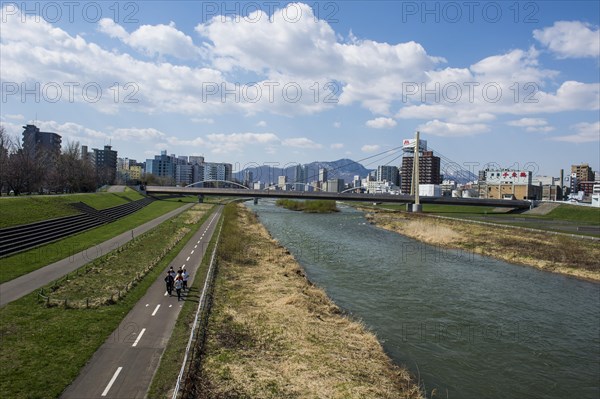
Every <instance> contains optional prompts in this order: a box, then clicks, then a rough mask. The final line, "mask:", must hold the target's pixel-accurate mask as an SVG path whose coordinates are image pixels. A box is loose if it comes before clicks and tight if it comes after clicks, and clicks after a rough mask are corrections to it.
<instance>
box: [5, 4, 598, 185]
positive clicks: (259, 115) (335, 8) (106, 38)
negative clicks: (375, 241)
mask: <svg viewBox="0 0 600 399" xmlns="http://www.w3.org/2000/svg"><path fill="white" fill-rule="evenodd" d="M599 4H600V3H599V2H597V1H531V2H528V1H521V2H516V1H495V2H493V1H492V2H485V1H473V2H467V1H457V2H453V1H444V2H435V1H431V2H422V1H418V2H413V1H340V2H334V1H318V2H305V3H302V2H298V3H290V2H278V1H265V2H260V1H256V2H255V1H250V2H246V1H244V2H234V1H230V2H224V1H216V2H212V1H203V2H200V1H143V2H133V1H122V2H116V1H96V2H78V1H73V2H61V1H57V2H31V1H26V2H23V1H17V2H2V8H1V25H0V80H1V96H2V99H1V111H0V123H1V124H2V125H3V126H4V127H5V129H6V130H7V131H8V133H9V134H11V135H19V136H20V135H21V133H22V130H23V129H22V126H23V125H24V124H27V123H34V124H36V125H37V126H38V127H40V128H41V130H43V131H52V132H56V133H58V134H60V135H61V136H62V138H63V144H66V143H68V142H69V143H72V142H79V143H80V144H81V145H87V146H88V147H89V148H102V147H103V146H104V145H108V144H110V145H112V147H113V149H114V150H117V151H118V156H119V157H127V158H132V159H136V160H138V161H144V160H145V159H147V158H153V157H154V155H157V154H159V153H160V152H161V151H162V150H166V151H167V153H169V154H176V155H203V156H204V157H205V160H206V161H208V162H228V163H232V164H233V165H234V170H241V169H243V168H244V167H245V166H247V165H253V166H254V165H256V164H258V165H263V164H266V165H272V166H275V165H276V166H285V165H289V164H295V163H308V162H312V161H333V160H337V159H340V158H350V159H353V160H356V161H359V160H363V159H366V158H368V160H365V161H364V162H363V163H364V164H365V165H366V166H368V167H371V168H373V167H376V166H377V163H379V164H387V163H390V164H398V163H399V161H400V160H399V158H397V157H398V155H399V153H398V150H396V149H397V148H398V147H400V146H401V145H402V140H403V139H406V138H412V137H414V134H415V131H417V130H418V131H419V132H420V134H421V139H424V140H426V141H427V143H428V146H429V147H430V149H433V150H434V152H437V153H439V154H441V155H443V156H444V157H445V159H450V160H452V161H454V162H456V163H457V164H458V165H461V167H464V168H467V169H469V170H473V171H475V172H476V171H477V170H479V169H481V168H483V167H484V166H490V165H491V166H495V167H502V168H515V169H528V170H531V171H532V172H533V173H534V175H552V176H558V175H559V171H560V169H561V168H563V169H565V171H567V172H568V171H569V170H570V166H571V165H572V164H579V163H589V164H590V165H591V166H592V168H593V169H594V170H598V169H600V31H599V24H600V21H599V18H600V17H599V15H600V6H599ZM388 150H389V151H388ZM385 151H388V152H385ZM380 153H383V154H382V155H381V156H380V157H373V156H374V155H376V154H380ZM369 157H371V158H369ZM373 162H374V163H373Z"/></svg>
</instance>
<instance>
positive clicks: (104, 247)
mask: <svg viewBox="0 0 600 399" xmlns="http://www.w3.org/2000/svg"><path fill="white" fill-rule="evenodd" d="M192 205H194V204H186V205H184V206H181V207H179V208H177V209H175V210H173V211H171V212H168V213H165V214H164V215H162V216H159V217H157V218H156V219H153V220H151V221H149V222H146V223H144V224H142V225H141V226H138V227H136V228H134V229H132V230H129V231H127V232H125V233H121V234H119V235H118V236H116V237H113V238H111V239H109V240H106V241H104V242H103V243H100V244H98V245H96V246H93V247H90V248H88V249H85V250H83V251H81V252H78V253H76V254H74V255H72V256H70V257H68V258H65V259H62V260H59V261H57V262H54V263H51V264H49V265H48V266H44V267H42V268H40V269H38V270H35V271H33V272H31V273H28V274H25V275H23V276H20V277H17V278H16V279H14V280H11V281H7V282H6V283H3V284H0V307H3V306H4V305H6V304H7V303H10V302H12V301H15V300H17V299H19V298H21V297H23V296H25V295H27V294H29V293H30V292H33V291H35V290H36V289H38V288H41V287H43V286H45V285H47V284H49V283H51V282H52V281H54V280H57V279H59V278H61V277H62V276H64V275H65V274H67V273H70V272H72V271H74V270H76V269H78V268H80V267H81V266H83V265H85V264H86V263H89V262H91V261H93V260H94V259H96V258H99V257H101V256H102V255H106V254H107V253H108V252H110V251H112V250H115V249H117V248H119V247H120V246H122V245H123V244H126V243H127V242H129V241H130V240H131V239H132V238H133V237H137V236H139V235H141V234H143V233H145V232H147V231H148V230H150V229H152V228H153V227H156V226H158V225H159V224H161V223H162V222H164V221H165V220H167V219H170V218H172V217H174V216H177V215H179V214H180V213H181V212H183V211H185V210H187V209H189V208H190V207H191V206H192Z"/></svg>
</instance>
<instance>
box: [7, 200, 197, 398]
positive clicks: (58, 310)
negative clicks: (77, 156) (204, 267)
mask: <svg viewBox="0 0 600 399" xmlns="http://www.w3.org/2000/svg"><path fill="white" fill-rule="evenodd" d="M199 212H201V213H202V214H199ZM208 213H209V212H208V209H207V207H206V206H204V207H203V208H202V209H200V210H196V211H186V212H184V213H183V214H182V215H179V216H178V217H176V218H175V219H172V220H169V221H167V222H165V223H162V224H161V225H159V226H157V227H156V228H155V229H153V230H152V231H150V232H148V233H146V234H145V235H142V236H140V237H139V238H137V239H136V240H135V241H134V242H132V243H131V244H129V245H127V247H126V248H125V249H123V250H121V251H114V252H111V253H109V254H108V255H107V258H108V259H110V261H109V262H98V264H96V265H94V269H93V270H91V269H90V272H89V273H81V274H80V275H78V276H74V277H73V278H71V279H70V280H69V281H66V282H64V283H63V284H61V286H60V288H59V290H58V291H57V292H55V293H54V294H52V295H54V296H59V295H60V296H62V297H70V298H76V297H79V298H81V297H82V295H93V292H92V293H91V294H90V293H89V292H88V293H87V294H83V293H79V291H80V290H81V287H82V284H81V283H85V284H84V285H90V286H91V287H95V288H96V289H102V290H105V291H103V292H102V293H98V294H96V297H97V298H101V297H103V296H105V295H106V294H107V293H108V292H112V291H115V290H117V289H121V288H122V287H121V284H126V282H125V281H124V280H122V279H117V278H115V274H116V275H121V276H123V278H125V279H127V280H131V279H132V278H134V277H135V275H136V274H137V273H138V272H139V273H143V272H144V270H145V269H146V267H147V265H148V264H149V263H150V262H152V261H153V259H155V258H156V257H157V256H161V255H162V258H161V259H160V261H159V262H158V263H157V264H156V266H155V267H154V268H153V269H152V270H151V271H150V272H149V273H148V274H146V276H145V277H144V278H142V279H141V280H140V281H138V282H137V284H136V285H134V286H133V287H132V288H131V289H130V290H129V291H128V292H127V293H126V294H125V295H124V296H122V297H121V298H120V299H118V297H117V298H116V299H115V302H112V301H111V302H108V303H110V305H107V304H105V305H103V306H100V307H98V308H95V309H86V308H81V307H77V308H75V309H73V308H69V309H65V308H64V307H62V306H53V307H47V306H46V305H45V303H44V302H39V301H38V297H37V293H32V294H29V295H26V296H25V297H23V298H21V299H19V300H17V301H14V302H11V303H9V304H8V305H6V306H5V307H3V308H1V309H0V335H1V336H2V341H1V343H0V363H1V364H3V365H5V366H6V367H0V397H2V398H12V399H17V398H42V397H44V398H46V397H53V398H55V397H58V396H59V395H60V393H61V392H62V391H63V390H64V389H65V388H66V387H67V386H68V385H69V384H70V383H71V382H72V380H73V379H74V378H75V377H76V376H77V375H78V374H79V371H80V369H81V367H83V366H84V365H85V363H86V362H87V361H88V360H89V358H90V357H91V356H92V355H93V354H94V352H95V351H96V350H97V349H98V347H99V346H100V345H101V344H102V343H104V342H105V341H106V339H107V338H108V337H109V336H110V334H111V333H112V332H113V331H114V330H115V329H116V328H117V327H118V325H119V323H120V322H121V320H122V319H123V317H124V315H126V314H127V313H128V312H129V310H130V309H131V308H132V307H133V306H134V305H135V304H136V303H137V301H138V300H139V299H140V298H141V297H142V296H143V295H144V294H145V292H146V291H147V289H148V287H149V286H150V285H151V284H152V283H153V282H154V281H155V280H156V278H158V276H160V275H161V274H162V273H163V271H164V270H165V268H166V267H167V265H168V264H169V263H170V261H171V260H172V259H173V258H174V257H175V256H176V255H177V253H178V252H179V251H180V250H181V248H182V247H183V246H184V245H185V243H186V242H187V241H188V240H189V238H190V237H191V236H192V235H193V233H194V232H195V231H196V230H197V229H198V228H199V227H200V226H201V224H202V223H203V221H204V220H206V218H207V217H208ZM166 236H170V237H175V236H178V237H180V238H181V239H180V240H179V242H178V243H177V244H176V245H175V246H174V247H172V250H171V251H169V252H168V253H167V254H166V255H165V254H164V250H165V249H166V248H168V247H171V246H172V244H173V243H172V242H168V241H167V240H165V239H164V237H166ZM92 271H93V272H92ZM46 291H50V287H46ZM122 333H123V335H124V336H119V334H117V335H115V336H114V338H115V339H124V338H126V337H127V334H130V333H131V331H123V332H122Z"/></svg>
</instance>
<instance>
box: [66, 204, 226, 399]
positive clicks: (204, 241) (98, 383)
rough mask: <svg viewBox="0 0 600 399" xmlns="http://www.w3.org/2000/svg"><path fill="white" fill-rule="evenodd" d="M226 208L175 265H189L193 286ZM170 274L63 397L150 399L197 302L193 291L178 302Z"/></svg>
mask: <svg viewBox="0 0 600 399" xmlns="http://www.w3.org/2000/svg"><path fill="white" fill-rule="evenodd" d="M221 212H222V206H219V207H218V208H217V210H216V211H215V212H214V213H213V215H212V216H211V217H210V218H209V219H208V220H207V221H206V222H204V224H203V225H202V226H201V227H200V229H198V231H197V232H196V233H195V234H194V235H193V237H192V238H191V239H190V240H189V241H188V242H187V243H186V244H185V246H184V247H183V249H182V250H181V251H180V252H179V254H178V255H177V256H176V257H175V259H173V261H172V262H171V263H170V264H169V266H172V267H173V269H175V270H177V269H178V268H179V267H181V266H184V265H185V268H186V269H187V270H188V272H189V273H190V279H191V280H190V281H191V282H190V286H191V285H192V283H193V280H194V279H195V278H196V274H197V269H198V267H199V265H200V264H201V263H202V258H203V257H204V253H205V252H206V250H207V248H208V244H209V243H210V240H211V237H212V235H213V233H214V231H215V228H216V226H217V224H218V220H219V217H220V215H221ZM169 266H168V267H169ZM168 267H167V269H165V271H166V270H168ZM164 276H165V275H163V274H162V273H161V275H160V276H159V277H158V278H157V279H156V281H155V282H154V283H153V284H152V285H151V286H150V288H149V289H148V291H147V292H146V294H145V295H144V296H143V297H142V298H141V299H140V300H139V302H138V303H137V304H136V305H135V306H134V307H133V309H132V310H131V311H130V312H129V313H128V314H127V316H125V318H124V319H123V321H122V322H121V324H120V325H119V327H117V329H116V330H115V331H114V332H113V333H112V334H111V336H110V337H109V338H108V339H107V340H106V341H105V342H104V344H102V346H101V347H100V348H99V349H98V350H97V351H96V353H94V355H93V356H92V358H91V359H90V361H89V362H88V364H87V365H86V366H85V367H84V368H83V369H82V370H81V372H80V373H79V376H78V377H77V378H76V379H75V380H74V381H73V383H72V384H71V385H70V386H69V387H67V389H65V391H64V392H63V393H62V395H61V396H60V397H61V398H63V399H74V398H77V399H83V398H128V399H129V398H144V397H146V394H147V392H148V389H149V388H150V384H151V382H152V378H153V377H154V374H155V373H156V370H157V368H158V365H159V362H160V358H161V356H162V354H163V352H164V350H165V347H166V345H167V343H168V341H169V338H170V337H171V334H172V332H173V328H174V327H175V322H176V321H177V317H178V316H179V313H180V311H181V308H182V306H183V304H184V302H185V300H194V299H193V298H192V297H193V295H190V296H189V297H188V296H187V295H185V296H184V300H182V301H178V299H177V295H175V293H174V292H173V296H168V295H167V293H166V292H165V282H164V281H163V278H164ZM173 384H175V381H173Z"/></svg>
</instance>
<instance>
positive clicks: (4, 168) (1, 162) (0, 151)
mask: <svg viewBox="0 0 600 399" xmlns="http://www.w3.org/2000/svg"><path fill="white" fill-rule="evenodd" d="M11 148H12V140H11V139H10V137H9V136H8V133H6V130H5V129H4V126H0V196H1V195H2V191H3V190H4V189H6V191H8V189H7V184H6V180H7V173H8V160H9V156H10V152H11Z"/></svg>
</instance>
